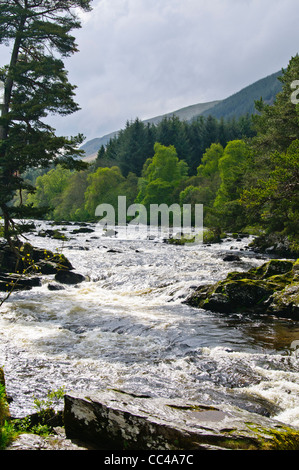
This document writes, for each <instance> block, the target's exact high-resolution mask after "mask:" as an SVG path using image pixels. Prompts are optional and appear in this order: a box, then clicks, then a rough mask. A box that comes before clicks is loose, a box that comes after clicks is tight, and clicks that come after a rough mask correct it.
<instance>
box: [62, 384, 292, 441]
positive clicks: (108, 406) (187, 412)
mask: <svg viewBox="0 0 299 470" xmlns="http://www.w3.org/2000/svg"><path fill="white" fill-rule="evenodd" d="M64 423H65V431H66V436H67V437H68V438H70V439H74V438H75V439H76V438H77V439H78V438H79V439H80V440H83V441H86V442H89V443H92V444H93V445H95V446H96V448H98V449H102V450H110V449H113V450H123V449H126V450H195V449H198V450H215V449H219V450H221V449H244V450H255V449H272V448H277V447H279V445H280V442H283V443H285V442H286V441H289V435H290V433H291V434H292V442H294V443H295V442H297V443H298V444H299V430H296V429H293V430H290V429H289V428H286V427H285V426H284V425H283V424H282V423H279V422H278V421H275V420H272V419H269V418H266V417H263V416H260V415H258V414H254V413H250V412H247V411H245V410H241V409H239V408H235V407H232V406H230V405H219V406H218V405H217V406H207V405H203V404H200V403H197V402H194V401H189V400H188V401H183V400H180V399H178V400H171V399H169V400H168V399H162V398H149V397H143V396H136V395H132V394H128V393H124V392H121V391H116V390H101V391H98V392H92V393H89V392H79V393H78V392H74V393H68V394H67V395H66V396H65V411H64ZM291 445H292V444H291ZM298 448H299V447H298Z"/></svg>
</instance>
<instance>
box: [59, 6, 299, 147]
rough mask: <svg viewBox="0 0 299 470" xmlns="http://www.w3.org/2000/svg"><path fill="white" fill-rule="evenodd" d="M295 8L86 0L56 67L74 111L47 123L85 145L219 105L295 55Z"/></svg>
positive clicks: (296, 31)
mask: <svg viewBox="0 0 299 470" xmlns="http://www.w3.org/2000/svg"><path fill="white" fill-rule="evenodd" d="M297 11H298V8H297V0H263V1H261V0H210V1H209V2H206V0H150V1H149V0H94V1H93V11H92V12H91V13H88V14H84V15H83V16H82V28H81V29H80V30H79V31H78V32H76V36H77V43H78V46H79V50H80V52H79V53H77V54H75V55H74V56H73V57H72V58H71V59H69V60H68V61H67V62H66V67H67V69H68V70H69V77H70V80H71V82H72V83H74V84H76V85H77V86H78V88H77V100H78V102H79V104H80V106H81V107H82V110H81V111H79V112H78V113H76V114H74V115H73V116H70V117H67V118H64V119H58V118H57V119H56V118H55V120H53V122H54V123H55V125H56V127H57V130H58V131H59V132H60V133H63V134H76V133H77V132H83V133H84V134H85V135H86V137H87V138H88V139H90V138H93V137H99V136H101V135H104V134H106V133H109V132H112V131H114V130H117V129H119V128H120V127H123V126H124V125H125V122H126V120H127V119H135V118H136V117H140V118H141V119H145V118H150V117H153V116H155V115H158V114H163V113H167V112H170V111H173V110H175V109H178V108H180V107H183V106H188V105H190V104H195V103H198V102H204V101H211V100H214V99H221V98H226V97H227V96H229V95H230V94H232V93H234V92H236V91H238V90H239V89H241V88H242V87H244V86H246V85H249V84H250V83H252V82H254V81H255V80H258V79H259V78H262V77H264V76H266V75H268V74H270V73H273V72H276V71H277V70H279V69H280V68H281V67H283V66H286V65H287V63H288V61H289V59H290V58H291V56H292V55H294V54H296V52H297V44H298V27H297V24H298V13H297Z"/></svg>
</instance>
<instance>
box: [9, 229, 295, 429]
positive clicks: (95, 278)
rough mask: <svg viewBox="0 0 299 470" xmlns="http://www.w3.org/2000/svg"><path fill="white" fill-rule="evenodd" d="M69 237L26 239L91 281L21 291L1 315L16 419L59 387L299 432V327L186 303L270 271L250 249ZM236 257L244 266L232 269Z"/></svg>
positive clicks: (234, 244)
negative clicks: (241, 415) (213, 409)
mask: <svg viewBox="0 0 299 470" xmlns="http://www.w3.org/2000/svg"><path fill="white" fill-rule="evenodd" d="M39 225H40V227H38V230H39V229H40V228H53V227H50V225H49V224H46V223H44V222H39ZM90 226H91V227H92V228H95V227H94V226H92V225H90ZM60 228H61V227H60ZM63 228H64V229H66V231H65V232H64V233H65V234H66V235H67V236H68V237H70V239H69V240H68V241H67V242H61V241H58V240H53V239H51V238H42V237H39V236H37V235H36V233H35V234H31V235H29V237H28V238H29V241H30V242H31V243H32V244H34V245H35V246H39V247H43V248H47V249H50V250H53V251H55V250H56V249H58V250H59V251H60V252H63V253H64V254H65V255H66V256H67V258H68V259H69V260H70V261H71V262H72V264H73V266H74V268H75V271H76V272H78V273H81V274H84V275H86V276H88V280H86V282H83V283H81V284H78V285H76V286H64V289H63V290H57V291H50V290H49V289H48V284H49V283H53V277H54V276H44V278H43V285H42V287H36V288H33V289H32V290H31V291H23V292H15V293H13V295H12V296H11V297H10V298H9V300H8V301H6V302H5V303H4V304H3V306H2V307H1V315H0V364H1V365H4V370H5V376H6V384H7V391H8V393H9V395H10V396H11V397H12V399H13V401H12V403H11V404H10V410H11V414H12V415H14V416H24V415H26V414H28V413H30V412H33V411H34V397H36V398H45V396H46V394H47V392H48V391H50V390H57V389H58V388H60V387H64V388H65V390H66V391H68V390H69V391H70V390H96V389H102V388H109V387H112V388H117V389H121V390H125V391H128V392H133V393H138V394H146V395H149V396H154V397H169V398H174V397H180V398H186V399H195V400H197V401H199V402H201V403H208V404H219V403H230V404H233V405H236V406H239V407H241V408H244V409H247V410H250V411H254V412H258V413H261V414H264V415H267V416H272V417H274V418H276V419H278V420H280V421H282V422H284V423H286V424H291V425H296V426H298V425H299V361H298V359H299V355H298V351H295V350H293V349H292V348H291V343H292V342H293V341H295V340H299V322H295V321H291V320H286V319H278V318H275V317H273V316H261V315H246V313H243V314H231V315H224V314H217V313H212V312H208V311H203V310H201V309H196V308H192V307H189V306H188V305H186V304H184V303H183V301H184V299H186V297H187V296H188V295H189V294H190V292H192V289H193V288H194V287H195V286H198V285H199V284H207V283H213V282H215V281H218V280H220V279H223V278H224V277H225V276H226V274H227V273H228V272H230V271H233V270H236V271H245V270H247V269H249V268H250V267H253V266H258V265H261V264H262V263H263V262H265V258H264V259H261V258H259V257H257V256H256V255H254V254H253V253H252V252H250V251H248V250H246V249H244V247H246V245H247V244H248V243H249V241H250V240H248V239H242V241H235V240H227V241H224V243H222V244H217V245H211V246H204V245H192V246H189V247H187V248H186V247H182V246H174V245H169V244H166V243H163V241H162V238H156V239H155V240H147V239H146V236H145V234H143V233H141V232H138V233H136V234H135V235H134V238H133V237H132V239H129V240H128V239H122V238H109V237H100V238H99V237H98V238H96V237H97V232H94V233H84V234H76V235H73V234H72V233H71V232H72V230H73V229H75V228H78V227H76V225H72V226H71V225H68V226H65V227H63ZM232 249H233V252H234V253H238V254H239V256H240V258H241V260H240V261H237V262H226V261H223V256H224V255H225V254H227V253H228V252H229V253H232ZM111 250H113V251H111Z"/></svg>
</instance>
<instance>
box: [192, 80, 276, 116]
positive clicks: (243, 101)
mask: <svg viewBox="0 0 299 470" xmlns="http://www.w3.org/2000/svg"><path fill="white" fill-rule="evenodd" d="M281 75H282V72H281V71H280V72H276V73H273V74H272V75H269V76H268V77H265V78H262V79H261V80H258V81H257V82H255V83H253V84H252V85H249V86H247V87H246V88H243V89H242V90H241V91H239V92H238V93H235V94H234V95H232V96H229V97H228V98H226V99H225V100H222V101H221V102H219V103H218V104H216V106H214V107H213V108H212V109H210V110H208V111H204V112H202V113H201V115H202V116H208V115H211V116H213V117H215V118H217V119H220V118H221V117H223V118H224V119H231V118H238V117H240V116H244V115H245V114H247V113H248V114H254V113H255V112H256V111H255V105H254V103H255V101H257V100H259V99H260V98H261V97H262V98H263V100H264V101H265V102H266V103H267V104H273V101H274V99H275V96H276V95H277V93H279V92H280V91H281V89H282V84H281V82H280V81H279V80H278V77H280V76H281Z"/></svg>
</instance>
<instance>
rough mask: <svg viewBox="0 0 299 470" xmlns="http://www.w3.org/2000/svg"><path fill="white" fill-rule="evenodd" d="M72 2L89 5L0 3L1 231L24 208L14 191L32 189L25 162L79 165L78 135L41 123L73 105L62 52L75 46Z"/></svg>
mask: <svg viewBox="0 0 299 470" xmlns="http://www.w3.org/2000/svg"><path fill="white" fill-rule="evenodd" d="M75 8H81V9H83V10H84V11H89V10H90V0H62V1H59V2H57V1H55V0H26V1H25V0H19V1H16V2H11V1H4V2H1V4H0V16H1V23H0V43H1V44H5V45H11V55H10V63H9V65H7V66H5V67H2V68H1V69H0V80H1V81H2V82H3V83H4V103H3V105H2V109H1V118H0V183H1V184H0V208H1V211H2V214H3V216H4V231H5V237H6V238H7V239H8V240H9V241H10V240H11V237H12V235H13V225H12V223H11V221H12V219H13V217H17V216H20V215H22V213H23V212H24V211H23V209H25V213H26V215H27V213H28V210H26V208H24V207H23V204H22V200H21V204H20V207H17V206H15V205H11V204H10V202H11V200H12V199H13V198H14V195H15V193H16V191H18V192H21V191H23V190H28V191H30V192H33V191H34V188H33V186H32V185H30V184H28V183H27V182H25V180H24V178H23V174H24V173H25V172H26V171H27V170H28V169H29V168H37V167H38V168H41V167H49V165H50V164H59V163H60V164H61V165H63V166H69V167H71V168H82V166H83V165H82V161H81V160H80V159H79V160H78V159H75V158H74V156H76V155H80V151H79V150H78V148H77V147H78V145H79V144H80V143H81V142H82V135H78V136H76V137H68V138H67V137H61V136H56V135H55V130H54V129H53V128H52V127H51V126H50V125H48V124H47V123H46V121H45V118H46V117H47V116H48V115H49V114H54V113H57V114H59V115H61V116H67V115H69V114H71V113H73V112H75V111H77V110H78V109H79V108H78V105H77V104H76V103H75V101H74V95H75V93H74V89H75V87H74V86H73V85H71V84H70V83H69V81H68V77H67V72H66V70H65V68H64V63H63V61H62V58H66V57H69V56H70V55H72V54H73V53H74V52H76V51H77V46H76V43H75V38H74V37H73V36H72V35H71V34H70V32H71V30H72V29H77V28H79V27H80V22H79V21H78V20H77V18H76V15H75Z"/></svg>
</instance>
